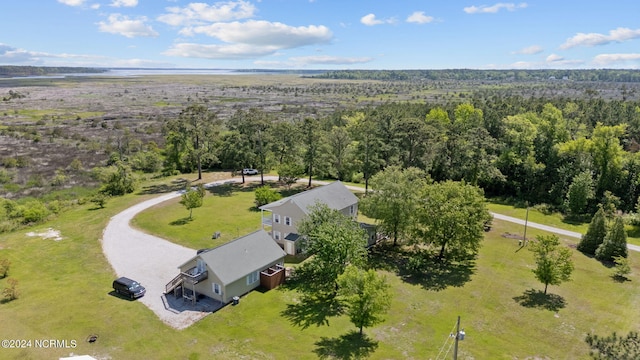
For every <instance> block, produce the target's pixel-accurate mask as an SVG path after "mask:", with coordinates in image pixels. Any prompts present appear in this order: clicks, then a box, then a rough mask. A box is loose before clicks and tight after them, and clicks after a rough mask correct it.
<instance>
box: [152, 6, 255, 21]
mask: <svg viewBox="0 0 640 360" xmlns="http://www.w3.org/2000/svg"><path fill="white" fill-rule="evenodd" d="M165 10H166V11H167V12H168V13H167V14H163V15H160V16H158V18H157V20H158V21H161V22H164V23H166V24H169V25H172V26H188V25H199V24H203V22H219V21H231V20H240V19H248V18H252V17H253V16H254V15H255V12H256V8H255V6H254V5H253V4H251V3H249V2H247V1H244V0H239V1H227V2H218V3H215V4H213V5H208V4H205V3H191V4H189V5H187V6H186V7H168V8H166V9H165Z"/></svg>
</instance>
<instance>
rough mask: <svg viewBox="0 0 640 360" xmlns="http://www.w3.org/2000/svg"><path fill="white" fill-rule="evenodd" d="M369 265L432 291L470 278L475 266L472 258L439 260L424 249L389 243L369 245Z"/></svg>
mask: <svg viewBox="0 0 640 360" xmlns="http://www.w3.org/2000/svg"><path fill="white" fill-rule="evenodd" d="M369 264H370V266H371V267H373V268H374V269H377V270H386V271H390V272H395V273H396V274H398V276H400V278H401V279H402V280H403V281H405V282H407V283H410V284H415V285H420V286H422V287H423V288H424V289H426V290H432V291H441V290H444V289H446V288H448V287H461V286H464V284H465V283H467V282H469V281H470V280H471V275H473V273H474V272H475V268H476V265H475V259H474V258H469V259H467V260H461V261H448V260H446V259H443V260H441V259H438V258H437V257H436V256H434V255H433V254H431V253H430V252H429V251H427V250H413V249H410V248H406V247H405V248H403V247H401V246H393V245H391V243H383V244H378V245H376V246H374V247H372V248H371V249H370V250H369Z"/></svg>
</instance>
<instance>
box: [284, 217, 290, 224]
mask: <svg viewBox="0 0 640 360" xmlns="http://www.w3.org/2000/svg"><path fill="white" fill-rule="evenodd" d="M284 224H285V225H287V226H291V218H290V217H288V216H285V217H284Z"/></svg>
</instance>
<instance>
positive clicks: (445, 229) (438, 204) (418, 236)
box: [413, 181, 491, 260]
mask: <svg viewBox="0 0 640 360" xmlns="http://www.w3.org/2000/svg"><path fill="white" fill-rule="evenodd" d="M490 219H491V215H490V214H489V211H488V210H487V207H486V203H485V198H484V194H483V192H482V190H481V189H480V188H478V187H477V186H473V185H469V184H466V183H465V182H455V181H445V182H440V183H434V184H430V185H426V186H424V187H423V189H422V191H421V192H420V195H419V200H418V204H417V208H416V212H415V227H414V229H413V233H414V237H415V241H417V242H420V243H424V244H430V245H434V246H437V247H439V248H440V250H439V255H438V257H439V258H440V259H443V258H445V257H448V258H450V259H452V260H464V259H468V258H470V257H475V256H476V255H477V253H478V250H479V249H480V242H481V241H482V239H483V238H484V224H485V223H486V222H487V221H489V220H490Z"/></svg>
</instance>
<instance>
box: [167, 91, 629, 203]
mask: <svg viewBox="0 0 640 360" xmlns="http://www.w3.org/2000/svg"><path fill="white" fill-rule="evenodd" d="M201 110H202V111H203V112H206V111H208V110H206V108H203V109H201ZM190 118H191V119H194V117H193V116H190ZM200 118H205V117H203V116H200ZM179 124H181V125H179ZM168 125H169V126H168V127H166V136H167V137H166V139H167V142H166V148H165V154H166V162H165V165H166V166H168V167H169V168H170V169H173V170H179V171H185V172H189V171H193V170H195V169H196V167H197V162H198V161H202V160H204V162H202V163H203V164H204V166H205V167H209V168H212V169H213V168H219V167H222V168H235V169H238V168H243V167H255V168H257V169H260V170H265V171H268V170H283V169H286V171H291V170H290V169H291V167H292V166H293V167H298V168H299V169H300V171H299V172H300V173H302V172H306V174H307V175H313V176H320V177H328V178H336V179H340V180H346V181H364V182H367V181H368V179H370V178H371V176H373V175H374V174H375V173H377V172H379V171H381V170H382V169H384V168H386V167H388V166H391V165H397V166H400V167H402V168H409V167H416V168H420V169H423V170H425V171H426V172H427V173H428V174H429V175H430V177H431V178H432V179H433V180H435V181H442V180H464V181H466V182H467V183H471V184H476V185H479V186H481V187H482V188H484V189H485V191H486V193H487V194H488V195H491V196H505V197H511V198H515V199H519V200H523V201H529V202H530V203H532V204H541V203H545V204H547V205H549V206H551V207H553V208H555V209H560V210H563V211H565V212H568V213H571V214H574V215H581V214H583V213H588V212H592V211H594V209H595V207H596V205H597V204H599V203H602V202H608V203H610V204H612V205H613V206H615V207H616V208H617V209H622V210H625V211H632V210H634V209H635V206H636V203H637V200H638V196H639V195H640V188H639V185H640V154H639V153H638V152H637V150H638V149H639V148H640V145H639V144H640V102H629V101H604V100H602V99H587V100H575V101H570V100H566V99H554V100H551V99H539V98H523V97H498V96H493V97H490V98H486V97H482V96H480V94H477V95H476V96H473V97H471V98H470V99H468V102H463V103H448V104H446V105H434V104H419V103H398V102H390V103H386V104H382V105H379V106H371V107H366V108H361V109H354V110H341V111H336V112H335V113H334V114H332V115H331V116H327V117H324V118H307V119H304V120H303V121H297V122H290V121H287V120H286V118H284V117H279V116H278V114H269V113H266V112H263V111H261V110H258V109H249V110H238V111H237V112H236V113H235V114H234V115H233V116H232V117H231V118H229V119H228V120H227V121H226V122H225V123H224V125H220V126H219V125H215V126H214V127H216V128H217V130H214V129H213V128H211V129H208V130H206V131H207V132H202V131H204V130H203V129H204V128H203V127H202V125H197V124H195V125H194V123H191V124H189V121H187V120H186V119H182V120H180V119H174V120H172V121H170V122H168ZM198 132H200V134H201V136H202V134H205V137H206V138H207V139H209V140H205V141H202V140H200V141H199V147H198V148H196V147H194V145H193V144H195V142H194V141H191V142H189V141H190V140H189V139H190V138H191V139H192V138H194V136H196V134H197V133H198ZM189 134H191V135H189ZM206 134H218V135H217V136H212V135H206ZM189 144H191V145H189ZM194 154H199V156H198V157H196V156H195V155H194Z"/></svg>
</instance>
